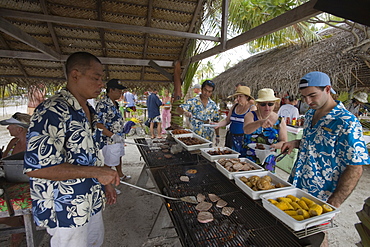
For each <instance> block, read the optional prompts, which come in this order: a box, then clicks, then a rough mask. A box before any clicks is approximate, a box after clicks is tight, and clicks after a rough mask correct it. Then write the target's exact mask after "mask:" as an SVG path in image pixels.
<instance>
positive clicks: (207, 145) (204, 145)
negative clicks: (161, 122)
mask: <svg viewBox="0 0 370 247" xmlns="http://www.w3.org/2000/svg"><path fill="white" fill-rule="evenodd" d="M182 137H194V138H197V139H200V140H202V141H204V142H205V143H202V144H196V145H186V144H185V143H183V142H182V141H180V140H179V139H178V138H182ZM173 138H174V139H175V141H176V142H177V143H179V144H180V145H181V146H182V147H183V148H184V149H186V150H187V151H194V150H198V149H201V148H210V147H212V142H211V141H209V140H207V139H205V138H203V137H201V136H199V135H197V134H194V133H191V134H183V135H175V136H174V137H173Z"/></svg>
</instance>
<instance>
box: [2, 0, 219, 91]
mask: <svg viewBox="0 0 370 247" xmlns="http://www.w3.org/2000/svg"><path fill="white" fill-rule="evenodd" d="M206 3H207V1H206V0H202V1H198V0H161V1H152V0H110V1H105V0H100V1H95V0H77V1H65V0H47V1H45V0H40V1H34V0H2V1H0V23H1V24H0V30H1V32H0V71H1V72H0V84H3V85H4V84H9V83H16V84H17V85H20V86H24V85H29V84H33V83H39V82H42V83H44V84H46V85H48V84H60V83H64V82H65V75H64V61H65V60H66V58H67V57H68V55H70V54H72V53H73V52H77V51H86V52H90V53H92V54H94V55H96V56H98V57H99V58H101V61H102V62H103V64H104V65H105V71H106V75H105V79H106V80H109V79H111V78H119V79H122V80H123V81H125V84H126V85H128V86H130V87H134V86H138V85H140V86H142V87H151V86H153V87H157V86H163V85H165V84H168V83H169V82H171V80H170V79H169V78H168V77H166V76H164V75H163V73H164V74H166V72H167V73H168V75H171V74H173V61H175V60H183V59H185V58H186V51H187V50H188V47H189V41H190V40H192V39H197V38H205V36H203V35H198V34H197V32H198V30H199V25H200V23H201V19H202V16H203V5H204V4H206ZM208 38H209V37H208ZM212 38H213V40H214V41H215V40H217V39H218V38H215V37H211V38H210V39H211V40H212ZM150 61H152V62H153V61H154V63H156V64H157V65H158V67H160V68H161V69H162V70H163V71H164V72H163V71H162V73H161V72H160V71H159V70H158V69H155V66H156V65H154V67H153V66H149V65H148V64H149V62H150Z"/></svg>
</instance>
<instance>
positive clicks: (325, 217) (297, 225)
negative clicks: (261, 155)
mask: <svg viewBox="0 0 370 247" xmlns="http://www.w3.org/2000/svg"><path fill="white" fill-rule="evenodd" d="M287 195H293V196H295V197H298V198H301V197H303V196H304V197H306V198H308V199H310V200H312V201H314V202H315V203H317V204H319V205H323V204H328V203H325V202H324V201H322V200H320V199H318V198H316V197H314V196H312V195H310V194H308V193H307V192H304V191H303V190H301V189H298V188H292V189H288V190H281V191H276V192H273V193H267V194H263V195H261V199H262V204H263V207H264V208H265V209H266V210H267V211H269V212H270V213H271V214H273V215H275V217H276V218H278V219H279V220H281V221H282V222H284V223H285V224H286V225H287V226H289V227H290V228H291V229H293V230H294V231H300V230H303V229H306V228H309V227H313V226H317V225H321V224H322V223H326V222H328V221H330V220H331V219H332V218H333V217H334V216H335V215H336V214H337V213H339V212H340V210H339V209H337V208H335V207H334V206H332V205H330V204H328V205H329V206H331V207H332V208H333V209H334V210H333V211H331V212H327V213H324V214H322V215H319V216H314V217H311V218H308V219H305V220H301V221H298V220H295V219H294V218H292V217H291V216H289V215H287V214H286V213H284V211H282V210H280V209H279V208H277V207H276V206H275V205H274V204H272V203H270V202H269V201H268V199H274V200H276V199H277V198H278V197H285V196H287Z"/></svg>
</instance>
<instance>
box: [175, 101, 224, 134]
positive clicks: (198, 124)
mask: <svg viewBox="0 0 370 247" xmlns="http://www.w3.org/2000/svg"><path fill="white" fill-rule="evenodd" d="M180 107H181V108H182V109H184V110H186V111H188V112H191V114H192V115H193V116H192V118H190V123H191V125H192V130H193V131H194V133H195V134H197V135H200V136H201V137H203V138H206V139H207V140H210V141H212V140H213V136H214V132H215V131H214V128H211V127H204V126H203V124H204V123H203V122H202V121H207V120H211V121H213V122H218V121H220V115H219V113H218V107H217V105H216V103H215V102H214V101H213V100H212V99H208V103H207V106H206V107H205V108H204V106H203V104H202V101H201V99H200V97H199V95H198V96H196V97H194V98H192V99H189V100H187V101H186V102H185V103H184V104H182V105H180ZM199 120H202V121H199Z"/></svg>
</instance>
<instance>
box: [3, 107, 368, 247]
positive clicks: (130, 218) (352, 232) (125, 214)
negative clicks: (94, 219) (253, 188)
mask: <svg viewBox="0 0 370 247" xmlns="http://www.w3.org/2000/svg"><path fill="white" fill-rule="evenodd" d="M6 117H8V116H7V114H4V115H1V112H0V120H1V119H4V118H6ZM0 134H1V136H2V138H0V145H6V144H7V142H8V141H9V139H10V137H9V134H8V132H7V130H6V127H3V126H0ZM221 136H224V132H221ZM133 138H137V136H131V137H128V139H127V141H131V142H133ZM221 143H223V141H221ZM123 162H124V166H123V172H124V173H125V174H130V175H131V176H132V179H130V180H128V182H130V183H133V184H135V183H136V182H137V180H138V178H139V176H140V172H141V170H142V168H143V165H144V161H143V159H142V158H141V156H140V153H139V151H138V149H137V147H136V146H135V145H130V144H128V145H127V146H126V155H125V156H124V157H123ZM278 175H279V176H280V177H282V178H287V176H288V174H287V173H285V172H284V171H282V170H279V171H278ZM369 182H370V167H365V169H364V173H363V176H362V178H361V180H360V182H359V184H358V186H357V187H356V189H355V191H354V192H353V193H352V195H351V196H350V197H349V198H348V199H347V200H346V202H345V203H344V204H343V205H342V206H341V207H340V210H341V213H340V214H339V215H338V216H336V218H335V224H337V225H338V227H337V228H334V229H330V230H329V231H328V233H329V246H343V247H347V246H356V243H358V242H360V237H359V235H358V233H357V231H356V229H355V227H354V224H355V223H358V222H359V219H358V218H357V215H356V212H358V211H360V210H361V209H362V206H363V203H364V200H365V199H366V198H367V197H369V196H370V195H369V190H368V187H367V186H368V184H369ZM146 187H147V188H152V189H154V185H153V184H152V182H151V181H150V180H149V182H148V183H147V185H146ZM118 188H119V189H120V190H121V191H122V194H121V195H119V196H118V201H117V203H116V204H115V205H108V206H107V207H106V209H105V211H104V212H103V215H104V223H105V241H104V244H103V246H104V247H126V246H127V247H147V246H157V247H160V246H166V247H167V246H174V247H175V246H176V247H177V246H181V244H180V241H179V240H178V239H176V231H175V230H174V229H173V228H171V227H172V223H171V220H170V218H169V215H168V213H167V212H166V209H163V208H161V206H162V205H163V204H162V200H161V199H160V198H159V197H157V196H154V195H151V194H148V193H146V192H143V191H140V190H137V189H134V188H131V187H129V186H127V185H122V184H121V185H119V186H118ZM161 209H162V210H161ZM157 216H158V217H157ZM2 240H3V241H1V239H0V245H1V246H6V245H5V243H6V240H4V238H2ZM24 242H25V241H24ZM24 242H23V244H22V246H26V245H25V243H24ZM3 244H4V245H3ZM40 246H45V247H47V246H49V237H48V235H47V234H45V235H44V237H43V240H42V242H41V244H40Z"/></svg>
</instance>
